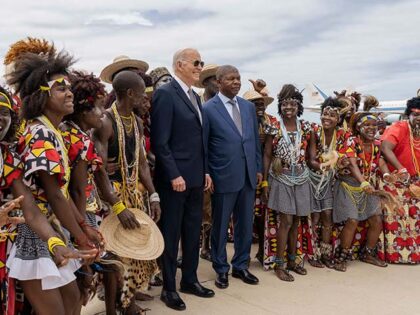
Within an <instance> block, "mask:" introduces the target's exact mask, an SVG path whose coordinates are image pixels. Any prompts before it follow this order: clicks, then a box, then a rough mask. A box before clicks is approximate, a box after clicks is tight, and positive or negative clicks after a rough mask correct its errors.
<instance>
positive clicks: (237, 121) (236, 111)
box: [228, 100, 242, 136]
mask: <svg viewBox="0 0 420 315" xmlns="http://www.w3.org/2000/svg"><path fill="white" fill-rule="evenodd" d="M228 103H229V104H230V105H232V119H233V122H234V123H235V126H236V128H238V131H239V133H240V135H241V136H242V120H241V113H239V109H238V105H237V104H236V102H235V100H229V101H228Z"/></svg>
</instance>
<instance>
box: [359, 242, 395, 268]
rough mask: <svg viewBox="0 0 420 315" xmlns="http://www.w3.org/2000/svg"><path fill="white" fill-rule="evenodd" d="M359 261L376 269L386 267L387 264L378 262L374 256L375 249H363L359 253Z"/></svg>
mask: <svg viewBox="0 0 420 315" xmlns="http://www.w3.org/2000/svg"><path fill="white" fill-rule="evenodd" d="M360 260H361V261H363V262H365V263H368V264H371V265H374V266H378V267H383V268H384V267H387V266H388V264H387V263H386V262H384V261H382V260H380V259H379V258H378V257H377V255H376V248H372V249H371V248H368V247H364V248H363V249H362V251H361V253H360Z"/></svg>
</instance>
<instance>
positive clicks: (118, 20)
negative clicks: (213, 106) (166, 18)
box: [85, 12, 153, 26]
mask: <svg viewBox="0 0 420 315" xmlns="http://www.w3.org/2000/svg"><path fill="white" fill-rule="evenodd" d="M85 24H86V25H141V26H153V23H152V22H151V21H149V20H148V19H146V18H144V17H143V16H142V15H141V14H140V13H139V12H134V13H125V14H97V15H94V16H92V17H90V18H89V19H88V20H87V21H86V22H85Z"/></svg>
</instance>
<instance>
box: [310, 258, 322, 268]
mask: <svg viewBox="0 0 420 315" xmlns="http://www.w3.org/2000/svg"><path fill="white" fill-rule="evenodd" d="M308 263H309V264H310V265H311V266H312V267H315V268H324V267H325V265H324V264H323V263H322V261H321V260H318V259H316V258H309V259H308Z"/></svg>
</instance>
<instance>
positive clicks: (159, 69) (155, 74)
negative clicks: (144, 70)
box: [149, 67, 172, 84]
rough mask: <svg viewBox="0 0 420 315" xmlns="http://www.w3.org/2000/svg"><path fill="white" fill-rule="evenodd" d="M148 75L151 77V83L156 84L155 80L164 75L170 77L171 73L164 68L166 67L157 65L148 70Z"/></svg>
mask: <svg viewBox="0 0 420 315" xmlns="http://www.w3.org/2000/svg"><path fill="white" fill-rule="evenodd" d="M149 75H150V76H151V77H152V80H153V84H156V82H157V81H159V79H160V78H162V77H164V76H170V77H172V75H171V73H170V72H169V70H168V69H166V67H157V68H155V69H153V70H152V71H150V73H149Z"/></svg>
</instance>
